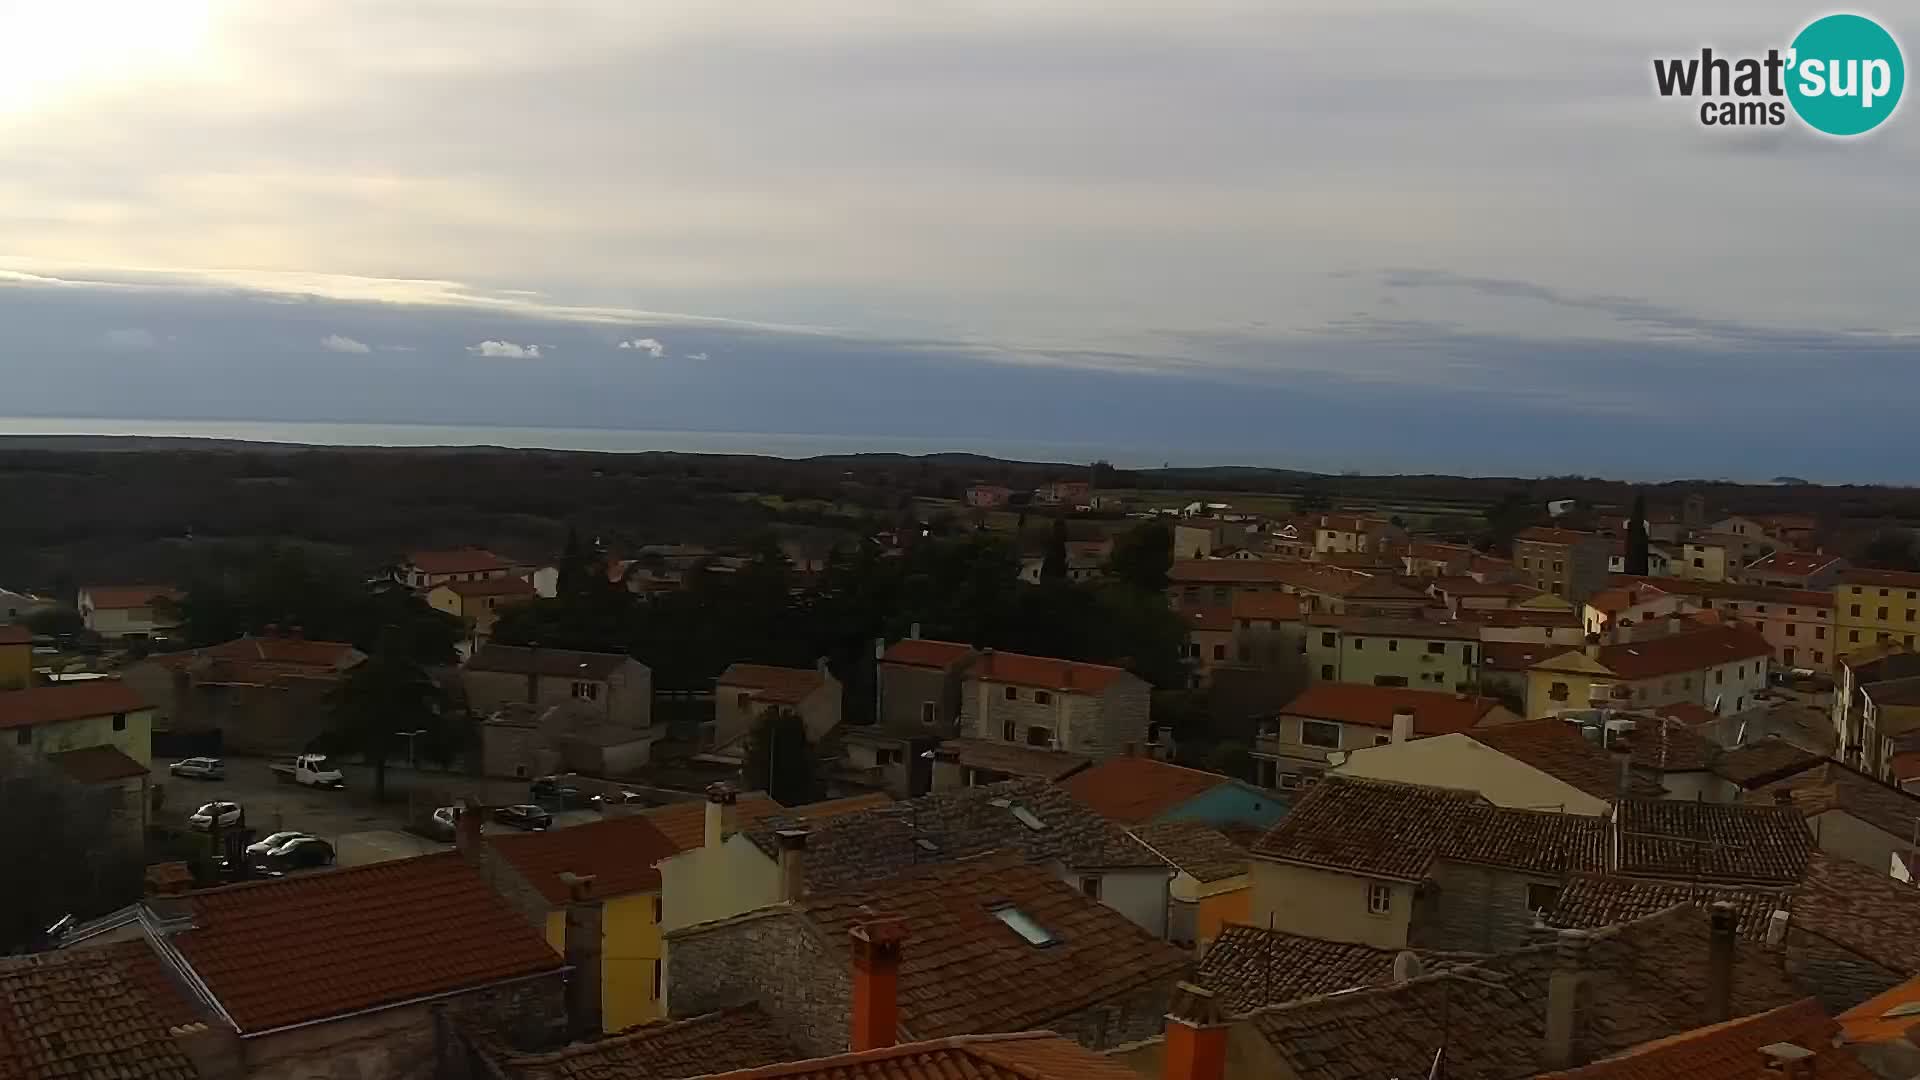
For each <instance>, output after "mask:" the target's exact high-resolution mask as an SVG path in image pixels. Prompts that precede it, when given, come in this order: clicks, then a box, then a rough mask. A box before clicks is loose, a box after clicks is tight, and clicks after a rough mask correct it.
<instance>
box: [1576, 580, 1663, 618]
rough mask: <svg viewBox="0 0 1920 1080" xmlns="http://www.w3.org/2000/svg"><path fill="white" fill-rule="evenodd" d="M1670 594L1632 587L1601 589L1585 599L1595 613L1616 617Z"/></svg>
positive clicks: (1643, 587)
mask: <svg viewBox="0 0 1920 1080" xmlns="http://www.w3.org/2000/svg"><path fill="white" fill-rule="evenodd" d="M1671 595H1672V594H1671V593H1669V592H1667V591H1666V590H1664V589H1660V588H1656V587H1654V586H1651V585H1634V586H1628V587H1625V588H1612V589H1601V590H1600V591H1599V592H1597V593H1594V594H1593V595H1592V596H1589V597H1587V606H1588V607H1590V608H1592V609H1593V610H1595V611H1599V612H1603V613H1605V614H1608V615H1616V614H1618V613H1620V612H1622V611H1625V610H1627V609H1628V608H1631V607H1635V606H1637V605H1639V604H1646V603H1651V602H1653V601H1655V600H1659V599H1661V598H1663V597H1669V596H1671Z"/></svg>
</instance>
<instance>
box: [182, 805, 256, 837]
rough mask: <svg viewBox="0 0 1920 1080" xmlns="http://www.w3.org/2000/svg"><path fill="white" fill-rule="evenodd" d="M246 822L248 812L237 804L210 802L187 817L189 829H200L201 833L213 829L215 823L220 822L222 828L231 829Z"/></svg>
mask: <svg viewBox="0 0 1920 1080" xmlns="http://www.w3.org/2000/svg"><path fill="white" fill-rule="evenodd" d="M246 821H247V812H246V811H245V810H242V809H241V808H240V804H239V803H235V802H210V803H207V804H206V805H205V806H202V807H201V808H200V809H198V810H195V811H194V812H193V813H191V814H189V815H187V827H188V828H190V829H199V830H200V831H201V832H205V831H207V830H208V829H211V828H213V826H214V823H215V822H218V823H219V825H220V827H221V828H223V829H229V828H233V827H234V826H236V825H244V824H246Z"/></svg>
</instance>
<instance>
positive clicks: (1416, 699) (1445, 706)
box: [1280, 682, 1501, 735]
mask: <svg viewBox="0 0 1920 1080" xmlns="http://www.w3.org/2000/svg"><path fill="white" fill-rule="evenodd" d="M1498 708H1501V705H1500V702H1499V701H1497V700H1495V699H1493V698H1487V697H1470V696H1467V695H1465V694H1449V693H1447V692H1446V691H1444V690H1414V689H1410V688H1407V687H1399V686H1362V685H1360V684H1357V683H1337V682H1319V683H1314V684H1313V685H1312V686H1309V687H1307V688H1306V690H1305V691H1303V692H1302V693H1301V694H1300V696H1298V697H1296V698H1294V699H1293V700H1292V701H1289V702H1287V704H1286V705H1285V706H1284V707H1283V708H1281V710H1280V713H1281V715H1283V716H1305V717H1308V718H1310V719H1314V720H1338V721H1340V722H1341V723H1343V724H1363V725H1365V726H1367V727H1374V728H1391V727H1393V714H1394V713H1395V712H1396V711H1398V710H1402V709H1405V710H1410V711H1412V713H1413V732H1414V734H1415V735H1445V734H1448V733H1450V732H1455V731H1467V730H1469V729H1471V728H1473V727H1475V726H1477V725H1478V724H1479V723H1480V722H1481V721H1483V720H1485V719H1486V717H1487V714H1488V713H1490V712H1492V711H1493V710H1495V709H1498Z"/></svg>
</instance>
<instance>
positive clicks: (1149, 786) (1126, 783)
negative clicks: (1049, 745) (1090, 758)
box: [1062, 757, 1233, 825]
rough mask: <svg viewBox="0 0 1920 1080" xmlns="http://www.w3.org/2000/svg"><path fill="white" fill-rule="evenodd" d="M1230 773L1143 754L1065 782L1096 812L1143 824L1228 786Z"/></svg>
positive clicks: (1111, 761) (1116, 760)
mask: <svg viewBox="0 0 1920 1080" xmlns="http://www.w3.org/2000/svg"><path fill="white" fill-rule="evenodd" d="M1232 782H1233V780H1232V778H1231V777H1226V776H1222V775H1220V774H1219V773H1211V772H1203V771H1202V770H1200V769H1189V768H1187V767H1186V766H1184V765H1175V764H1172V763H1171V762H1165V761H1158V760H1155V759H1154V758H1147V757H1119V758H1111V759H1109V760H1107V761H1103V762H1101V763H1100V764H1098V765H1095V766H1094V767H1092V768H1090V769H1087V770H1085V771H1083V772H1079V773H1076V774H1074V775H1073V776H1070V777H1068V778H1067V779H1066V780H1065V781H1063V783H1062V786H1063V787H1065V788H1066V789H1067V792H1068V793H1069V794H1071V795H1072V796H1073V797H1074V798H1076V799H1079V800H1080V801H1081V802H1083V803H1085V804H1087V805H1088V806H1090V807H1092V808H1093V809H1094V811H1095V812H1097V813H1099V814H1100V815H1102V816H1104V817H1106V818H1108V819H1110V820H1113V821H1118V822H1120V823H1122V824H1126V825H1143V824H1146V823H1147V822H1150V821H1152V820H1154V819H1155V818H1157V817H1159V816H1160V815H1161V814H1164V813H1166V812H1168V811H1169V810H1173V809H1176V808H1178V807H1179V806H1181V805H1182V804H1184V803H1186V802H1187V801H1188V800H1190V799H1193V798H1196V797H1198V796H1199V795H1201V794H1203V793H1205V792H1208V791H1212V790H1213V789H1214V788H1217V787H1219V786H1220V785H1222V784H1230V783H1232Z"/></svg>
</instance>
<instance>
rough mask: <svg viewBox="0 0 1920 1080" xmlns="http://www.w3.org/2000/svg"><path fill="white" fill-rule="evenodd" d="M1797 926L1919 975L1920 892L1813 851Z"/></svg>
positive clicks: (1797, 893)
mask: <svg viewBox="0 0 1920 1080" xmlns="http://www.w3.org/2000/svg"><path fill="white" fill-rule="evenodd" d="M1793 927H1794V929H1795V930H1800V931H1805V932H1806V933H1810V934H1817V935H1819V936H1820V937H1823V938H1826V939H1827V940H1828V941H1831V942H1833V943H1834V944H1836V945H1838V946H1840V947H1841V948H1844V949H1846V950H1848V951H1850V952H1853V953H1855V954H1857V955H1859V956H1863V957H1866V958H1867V959H1869V960H1871V961H1873V962H1874V963H1876V964H1878V965H1880V966H1882V967H1886V968H1891V969H1893V970H1895V971H1898V972H1900V973H1902V974H1904V975H1920V889H1916V888H1914V887H1913V886H1911V885H1908V884H1905V883H1904V882H1901V881H1898V880H1896V879H1895V878H1894V877H1893V876H1892V875H1891V874H1889V873H1887V872H1886V871H1884V870H1882V871H1875V870H1871V869H1869V868H1867V867H1864V866H1861V865H1860V864H1859V863H1856V862H1853V861H1852V860H1850V859H1842V858H1838V857H1836V856H1832V855H1827V854H1825V853H1823V852H1818V851H1816V852H1814V854H1813V858H1812V859H1811V860H1810V861H1809V862H1808V864H1807V876H1806V880H1805V881H1802V882H1801V883H1800V885H1799V887H1797V888H1796V889H1794V895H1793Z"/></svg>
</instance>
